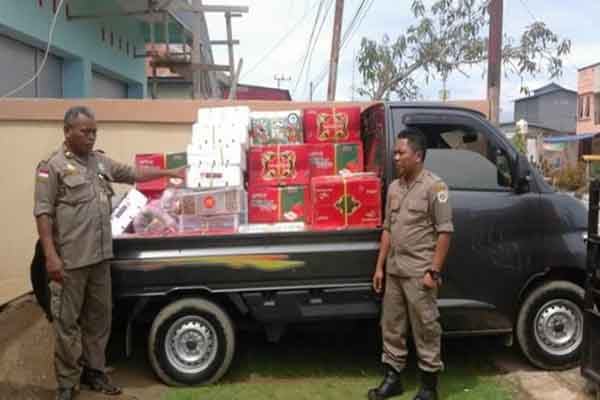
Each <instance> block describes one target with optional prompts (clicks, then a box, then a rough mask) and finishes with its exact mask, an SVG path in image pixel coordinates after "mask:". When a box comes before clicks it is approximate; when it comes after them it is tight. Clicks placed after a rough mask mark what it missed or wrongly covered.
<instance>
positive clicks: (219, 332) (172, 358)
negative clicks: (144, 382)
mask: <svg viewBox="0 0 600 400" xmlns="http://www.w3.org/2000/svg"><path fill="white" fill-rule="evenodd" d="M234 351H235V334H234V330H233V323H232V321H231V319H230V318H229V316H228V315H227V313H226V312H225V311H224V310H223V308H221V307H220V306H218V305H217V304H215V303H213V302H211V301H208V300H204V299H199V298H187V299H182V300H178V301H175V302H173V303H171V304H169V305H168V306H166V307H165V308H163V309H162V310H161V311H160V312H159V313H158V315H157V316H156V318H155V319H154V322H153V323H152V328H151V330H150V337H149V340H148V356H149V358H150V363H151V364H152V368H153V369H154V372H155V373H156V375H158V377H159V378H160V379H161V380H162V381H163V382H164V383H166V384H167V385H171V386H183V385H199V384H209V383H213V382H215V381H217V380H218V379H219V378H221V377H222V376H223V374H225V372H226V371H227V369H228V368H229V365H230V364H231V361H232V359H233V353H234Z"/></svg>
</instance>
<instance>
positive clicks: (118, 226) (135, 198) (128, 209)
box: [110, 189, 148, 236]
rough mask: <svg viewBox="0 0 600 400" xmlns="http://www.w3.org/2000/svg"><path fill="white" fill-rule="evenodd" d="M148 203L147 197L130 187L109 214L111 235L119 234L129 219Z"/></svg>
mask: <svg viewBox="0 0 600 400" xmlns="http://www.w3.org/2000/svg"><path fill="white" fill-rule="evenodd" d="M147 203H148V198H147V197H146V196H144V195H143V194H142V193H141V192H139V191H138V190H136V189H131V190H130V191H129V192H128V193H127V196H125V198H124V199H123V200H122V201H121V203H119V205H118V206H117V208H115V209H114V211H113V212H112V214H111V216H110V224H111V230H112V234H113V236H117V235H121V234H122V233H123V232H125V230H126V229H127V227H128V226H129V224H131V221H133V219H134V218H135V217H136V216H137V215H138V214H139V213H140V212H141V211H142V209H143V208H144V206H145V205H146V204H147Z"/></svg>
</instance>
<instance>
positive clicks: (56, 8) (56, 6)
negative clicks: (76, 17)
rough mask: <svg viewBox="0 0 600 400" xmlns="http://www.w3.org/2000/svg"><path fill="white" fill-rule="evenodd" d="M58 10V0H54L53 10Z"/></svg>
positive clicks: (54, 11)
mask: <svg viewBox="0 0 600 400" xmlns="http://www.w3.org/2000/svg"><path fill="white" fill-rule="evenodd" d="M57 11H58V0H52V12H53V13H54V14H56V12H57Z"/></svg>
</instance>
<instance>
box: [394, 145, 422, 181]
mask: <svg viewBox="0 0 600 400" xmlns="http://www.w3.org/2000/svg"><path fill="white" fill-rule="evenodd" d="M420 163H421V153H417V152H415V151H413V149H412V148H411V147H410V145H409V144H408V139H397V140H396V144H395V145H394V165H395V166H396V171H398V176H400V177H402V176H406V175H407V174H410V173H412V172H413V171H415V169H416V168H417V166H418V165H419V164H420Z"/></svg>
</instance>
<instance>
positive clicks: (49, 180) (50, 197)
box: [33, 145, 135, 269]
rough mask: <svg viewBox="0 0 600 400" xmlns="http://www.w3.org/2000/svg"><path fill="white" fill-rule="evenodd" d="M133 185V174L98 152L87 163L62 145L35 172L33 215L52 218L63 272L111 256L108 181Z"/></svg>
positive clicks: (90, 156)
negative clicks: (63, 268)
mask: <svg viewBox="0 0 600 400" xmlns="http://www.w3.org/2000/svg"><path fill="white" fill-rule="evenodd" d="M134 181H135V170H134V169H133V168H132V167H130V166H127V165H124V164H121V163H118V162H115V161H113V160H111V159H110V158H108V157H106V156H105V155H104V154H102V153H100V152H97V151H94V152H92V153H91V154H90V155H89V156H88V157H87V159H81V158H79V157H77V156H76V155H74V154H73V153H71V152H70V151H69V150H68V149H67V148H66V147H65V146H64V145H63V146H62V148H60V149H59V150H57V151H56V152H54V153H53V154H52V155H51V156H50V157H49V158H48V159H47V160H44V161H42V162H40V164H39V165H38V167H37V171H36V180H35V199H34V209H33V214H34V216H35V217H38V216H40V215H43V214H47V215H49V216H50V217H51V219H52V230H53V234H54V242H55V246H56V250H57V252H58V255H59V256H60V257H61V259H62V260H63V262H64V264H65V269H74V268H79V267H84V266H87V265H92V264H96V263H99V262H101V261H104V260H106V259H109V258H112V257H113V248H112V234H111V226H110V213H111V205H110V198H111V196H112V195H113V191H112V187H111V185H110V182H118V183H129V184H132V183H134Z"/></svg>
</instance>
